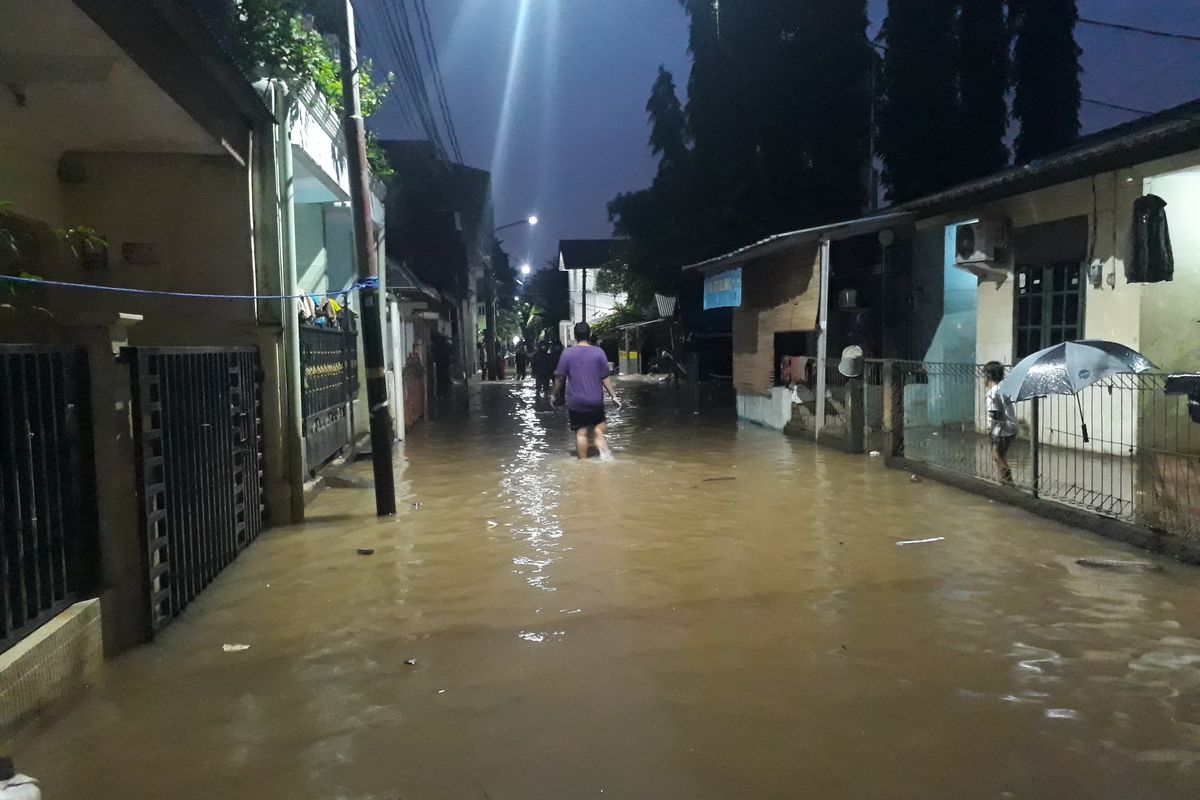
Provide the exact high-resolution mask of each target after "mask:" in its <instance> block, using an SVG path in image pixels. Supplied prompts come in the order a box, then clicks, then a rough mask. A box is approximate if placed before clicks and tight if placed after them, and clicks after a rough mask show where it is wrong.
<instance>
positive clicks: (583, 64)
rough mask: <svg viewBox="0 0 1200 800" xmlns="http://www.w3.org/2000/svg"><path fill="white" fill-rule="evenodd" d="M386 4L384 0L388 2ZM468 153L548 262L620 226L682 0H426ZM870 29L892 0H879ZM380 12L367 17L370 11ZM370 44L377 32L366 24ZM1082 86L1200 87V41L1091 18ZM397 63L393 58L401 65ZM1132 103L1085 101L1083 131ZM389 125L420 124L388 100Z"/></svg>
mask: <svg viewBox="0 0 1200 800" xmlns="http://www.w3.org/2000/svg"><path fill="white" fill-rule="evenodd" d="M383 2H388V0H383ZM427 3H428V6H429V14H430V18H431V20H430V21H431V26H432V29H433V34H434V38H435V40H436V44H437V47H438V51H439V56H440V60H441V67H442V74H443V77H444V80H445V85H446V92H447V95H448V96H449V101H450V106H451V110H452V112H453V117H454V123H455V127H456V129H457V131H458V138H459V141H460V143H461V146H462V151H463V156H464V158H465V161H466V163H467V164H469V165H471V166H475V167H480V168H483V169H489V170H491V172H492V173H493V182H494V187H493V191H494V194H495V200H496V224H497V225H503V224H504V223H506V222H511V221H514V220H517V219H522V218H524V217H526V216H528V215H529V214H531V213H537V214H538V215H539V216H540V218H541V224H540V225H538V227H537V228H536V229H535V230H533V231H528V230H527V229H524V228H514V229H510V230H509V231H506V232H505V233H504V234H502V235H503V236H504V238H505V247H506V249H507V250H508V251H509V253H510V254H511V255H512V256H513V257H514V258H515V259H518V260H523V259H530V260H531V261H533V262H534V263H535V264H538V265H540V264H542V263H544V262H545V261H546V260H548V259H550V258H553V257H555V255H556V248H557V244H558V240H559V239H565V238H591V237H606V236H609V235H610V234H611V228H610V226H609V224H608V217H607V213H606V210H605V207H606V204H607V202H608V201H609V200H610V199H611V198H612V197H613V196H614V195H616V194H617V193H618V192H622V191H628V190H634V189H639V188H643V187H645V186H646V185H648V184H649V182H650V179H651V176H652V175H653V172H654V162H653V161H652V160H651V157H650V152H649V149H648V148H647V145H646V138H647V135H648V132H649V131H648V128H647V124H646V117H645V111H644V107H645V104H646V97H647V95H648V94H649V91H650V85H651V83H652V82H653V80H654V76H655V71H656V69H657V67H658V65H659V64H665V65H666V66H667V68H668V69H670V70H672V71H673V72H674V73H675V78H676V81H677V83H678V84H679V86H680V91H681V94H682V92H684V91H685V90H686V86H687V77H688V72H689V69H690V59H689V57H688V54H687V20H686V18H685V16H684V13H683V10H682V9H681V8H680V6H679V3H678V2H677V0H427ZM1079 6H1080V13H1081V15H1082V16H1084V17H1090V18H1094V19H1099V20H1103V21H1108V22H1117V23H1122V24H1128V25H1136V26H1138V27H1143V28H1151V29H1155V30H1166V31H1174V32H1180V33H1189V34H1200V0H1154V2H1147V0H1080V3H1079ZM870 8H871V20H872V30H871V33H872V35H874V33H875V32H876V30H877V28H878V25H879V23H880V22H881V21H882V19H883V16H884V11H885V8H886V0H871V2H870ZM364 22H367V23H369V22H371V20H369V19H368V20H364ZM368 34H371V35H366V36H364V41H363V42H362V45H361V46H362V47H363V49H364V51H365V52H366V55H368V56H372V55H373V56H376V58H377V59H378V60H379V61H380V62H381V63H384V64H386V63H387V62H388V59H387V57H386V56H380V55H378V53H377V52H372V51H373V50H375V49H376V48H375V47H373V45H378V43H379V42H380V41H381V39H380V38H379V37H377V36H375V35H374V34H375V31H368ZM1077 36H1078V39H1079V42H1080V45H1081V46H1082V47H1083V50H1084V56H1083V63H1084V70H1085V71H1084V78H1083V82H1084V96H1085V97H1087V98H1091V99H1094V100H1101V101H1105V102H1109V103H1115V104H1118V105H1123V106H1130V107H1133V108H1140V109H1144V110H1148V111H1156V110H1160V109H1163V108H1169V107H1170V106H1173V105H1176V104H1178V103H1182V102H1184V101H1187V100H1191V99H1193V98H1196V97H1200V43H1195V42H1187V41H1181V40H1166V39H1161V38H1151V37H1148V36H1143V35H1141V34H1136V33H1125V32H1120V31H1113V30H1106V29H1098V28H1094V27H1090V26H1081V27H1080V29H1079V31H1078V34H1077ZM392 68H394V67H392ZM1135 118H1136V115H1134V114H1129V113H1126V112H1123V111H1114V110H1109V109H1105V108H1101V107H1097V106H1094V105H1091V104H1085V105H1084V108H1083V119H1084V128H1085V132H1091V131H1095V130H1099V129H1101V128H1105V127H1109V126H1111V125H1115V124H1118V123H1121V122H1125V121H1128V120H1130V119H1135ZM372 124H373V126H374V127H375V128H376V129H377V130H379V131H380V133H382V134H383V135H385V136H394V137H401V138H415V137H417V136H419V135H420V134H419V133H418V132H417V131H418V129H417V128H416V127H414V125H413V124H412V123H411V121H409V120H407V119H406V117H405V115H404V114H403V113H402V112H401V110H400V108H399V107H398V106H397V104H396V103H394V102H392V103H389V105H388V106H387V107H386V108H385V109H384V110H383V111H381V112H380V114H379V115H378V116H377V117H376V118H375V119H374V120H373V121H372Z"/></svg>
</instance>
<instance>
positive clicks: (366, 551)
mask: <svg viewBox="0 0 1200 800" xmlns="http://www.w3.org/2000/svg"><path fill="white" fill-rule="evenodd" d="M358 554H359V555H360V556H373V555H375V550H374V549H373V548H370V547H360V548H358Z"/></svg>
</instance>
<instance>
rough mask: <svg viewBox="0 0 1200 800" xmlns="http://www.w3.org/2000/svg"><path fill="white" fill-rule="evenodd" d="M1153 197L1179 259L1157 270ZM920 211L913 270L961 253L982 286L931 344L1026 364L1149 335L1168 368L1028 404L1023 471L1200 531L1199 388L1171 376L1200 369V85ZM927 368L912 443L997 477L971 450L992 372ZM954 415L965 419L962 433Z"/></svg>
mask: <svg viewBox="0 0 1200 800" xmlns="http://www.w3.org/2000/svg"><path fill="white" fill-rule="evenodd" d="M1146 198H1150V199H1151V200H1150V202H1153V203H1160V202H1161V203H1165V206H1162V207H1163V209H1164V214H1165V218H1166V220H1167V222H1168V225H1169V230H1170V239H1171V246H1172V249H1173V262H1174V266H1173V271H1172V272H1171V273H1170V274H1167V273H1165V272H1164V273H1163V274H1158V275H1146V274H1144V271H1141V270H1139V268H1138V265H1137V264H1135V263H1134V261H1133V259H1132V257H1133V253H1134V251H1135V248H1136V246H1137V243H1138V236H1137V234H1136V232H1135V222H1134V220H1135V206H1136V205H1139V204H1141V203H1145V202H1146ZM904 210H905V211H907V212H908V213H910V214H912V216H913V220H914V225H915V228H916V241H918V242H924V243H927V244H926V245H925V246H917V247H916V248H914V250H915V253H914V264H913V273H914V274H916V275H935V274H937V273H939V272H942V273H946V274H949V273H950V271H951V270H953V271H954V272H957V273H958V275H957V276H955V277H954V278H953V280H954V282H955V283H956V284H957V285H959V286H962V287H963V289H964V291H962V292H961V293H960V294H959V298H958V299H957V300H956V301H955V303H954V306H953V311H952V312H951V313H945V314H942V315H941V320H940V321H939V322H938V323H937V324H938V326H939V328H940V332H939V335H938V336H936V337H935V340H940V342H938V341H935V344H934V346H932V347H931V348H930V351H929V352H928V353H927V354H926V356H925V360H926V361H931V360H934V359H940V358H943V357H944V356H945V353H944V351H941V350H939V349H938V348H939V344H941V345H944V346H947V347H949V348H951V349H952V350H954V352H955V355H954V356H953V358H954V359H955V360H959V359H961V360H962V361H965V362H966V363H982V362H987V361H999V362H1001V363H1005V364H1013V363H1016V362H1017V361H1019V360H1020V359H1021V358H1023V357H1025V356H1027V355H1029V354H1031V353H1033V352H1035V351H1037V350H1040V349H1042V348H1044V347H1048V346H1051V345H1054V344H1057V343H1059V342H1064V341H1072V340H1078V339H1102V340H1109V341H1115V342H1119V343H1121V344H1124V345H1127V346H1129V347H1131V348H1133V349H1134V350H1136V351H1139V352H1140V353H1142V354H1143V355H1144V356H1146V357H1147V358H1148V359H1149V360H1150V361H1151V362H1153V363H1154V364H1155V365H1156V367H1157V368H1158V369H1159V370H1160V372H1159V373H1157V374H1154V375H1144V376H1120V377H1118V378H1116V379H1113V380H1111V381H1106V382H1104V383H1103V384H1101V385H1099V386H1095V387H1092V388H1090V389H1087V390H1085V391H1084V392H1082V393H1081V394H1080V395H1079V397H1078V398H1075V397H1047V398H1043V399H1041V400H1039V401H1035V402H1030V403H1022V404H1020V405H1019V406H1018V410H1019V414H1020V417H1021V421H1022V424H1023V425H1024V427H1025V432H1024V433H1023V435H1022V440H1021V441H1022V444H1023V445H1024V446H1025V447H1026V449H1025V450H1024V451H1022V452H1019V454H1018V459H1019V461H1020V462H1021V463H1019V465H1018V469H1017V476H1018V482H1019V483H1022V484H1023V485H1025V486H1027V487H1028V489H1029V491H1031V492H1033V493H1035V494H1037V495H1039V496H1043V497H1049V498H1054V499H1057V500H1059V501H1061V502H1064V503H1067V504H1069V505H1072V506H1077V507H1084V508H1087V509H1089V510H1092V511H1096V512H1098V513H1101V514H1104V515H1106V516H1109V517H1115V518H1117V519H1121V520H1125V521H1134V522H1138V523H1141V524H1144V525H1149V526H1152V527H1155V528H1158V529H1162V530H1166V531H1170V532H1176V533H1181V534H1184V535H1188V536H1194V535H1196V534H1197V533H1200V522H1197V520H1200V458H1198V456H1200V426H1198V425H1196V424H1195V423H1193V422H1191V421H1190V419H1189V417H1188V411H1187V405H1186V398H1184V397H1171V396H1167V395H1166V394H1165V393H1164V388H1165V386H1164V382H1165V377H1164V376H1165V374H1166V373H1172V372H1183V373H1195V372H1200V315H1198V314H1197V313H1196V302H1195V298H1196V297H1198V296H1200V236H1198V235H1197V229H1196V226H1195V225H1193V224H1192V220H1194V219H1195V218H1196V215H1197V214H1198V213H1200V102H1198V101H1193V102H1191V103H1187V104H1184V105H1182V106H1179V107H1177V108H1174V109H1170V110H1167V111H1164V112H1162V113H1159V114H1154V115H1150V116H1147V117H1145V118H1143V119H1139V120H1137V121H1134V122H1131V123H1128V124H1125V125H1121V126H1118V127H1115V128H1111V129H1108V130H1105V131H1102V132H1100V133H1097V134H1094V135H1091V136H1087V137H1084V138H1082V139H1080V140H1078V141H1077V142H1076V143H1075V144H1073V145H1072V146H1070V147H1068V148H1066V149H1064V150H1062V151H1060V152H1058V153H1055V154H1053V155H1051V156H1048V157H1046V158H1044V159H1042V160H1040V161H1037V162H1034V163H1032V164H1028V165H1025V166H1020V167H1014V168H1012V169H1009V170H1005V171H1002V172H1000V173H997V174H995V175H991V176H988V177H985V178H983V179H980V180H977V181H973V182H971V183H967V184H964V185H961V186H956V187H952V188H950V189H948V190H946V191H944V192H940V193H938V194H936V195H933V196H930V197H925V198H920V199H918V200H916V201H913V202H911V203H908V204H906V205H905V206H904ZM941 243H945V245H944V247H943V248H941V249H942V252H938V250H939V247H938V245H939V244H941ZM946 310H947V311H951V309H950V306H947V308H946ZM929 311H930V310H929V309H927V308H926V309H923V308H921V307H920V305H919V304H918V307H917V309H916V314H917V315H918V316H922V317H924V318H926V319H929V320H931V321H932V320H934V319H935V318H936V317H937V316H938V314H937V313H936V309H934V310H933V311H934V313H929ZM951 320H953V324H952V326H951V325H948V324H947V323H949V322H950V321H951ZM951 327H952V328H953V329H954V333H951V331H950V330H949V329H950V328H951ZM953 338H959V341H958V342H956V343H954V344H951V340H952V339H953ZM939 372H942V373H945V374H944V375H943V376H942V377H937V375H938V373H939ZM927 373H928V374H927V376H926V377H925V378H924V379H923V380H924V382H925V383H926V386H927V388H926V389H924V390H921V391H926V392H928V397H929V405H928V406H927V407H926V408H925V409H923V410H922V409H918V408H913V407H912V404H911V403H909V402H908V401H907V400H906V404H908V406H909V407H908V408H906V411H905V413H906V414H908V413H909V412H915V413H916V417H915V418H914V419H913V420H911V422H912V424H911V427H912V429H913V435H912V436H908V435H906V442H905V444H906V451H907V452H908V453H909V455H910V456H917V457H922V458H926V459H928V460H930V461H932V462H935V463H949V462H950V461H953V462H954V463H956V464H959V465H961V469H962V470H963V471H967V472H971V473H973V474H978V475H980V476H982V477H985V478H993V477H994V473H993V471H992V469H991V467H990V465H989V464H987V463H986V459H980V458H977V457H976V455H975V454H974V453H973V452H970V451H972V450H977V449H978V446H977V442H975V441H974V440H973V439H972V436H978V433H979V431H981V430H983V429H984V423H983V408H982V398H981V397H980V396H979V394H980V392H979V389H978V382H977V381H976V380H974V379H972V380H971V383H972V384H974V385H972V386H971V387H967V386H965V385H962V384H964V383H965V382H964V381H963V379H961V378H954V377H951V376H950V375H949V370H943V369H940V368H933V369H930V370H927ZM939 396H940V397H943V398H952V397H956V398H958V399H957V400H955V401H953V402H947V403H943V402H940V401H938V397H939ZM908 422H910V420H907V419H906V423H908ZM906 427H908V426H906ZM950 429H958V430H961V431H963V434H962V436H963V437H965V439H964V440H962V441H961V444H960V445H958V446H957V448H956V447H954V446H951V444H950V443H952V442H955V441H959V439H957V438H956V437H953V436H948V435H947V431H948V430H950ZM1085 431H1090V432H1091V436H1089V435H1087V434H1086V433H1085ZM935 437H936V443H934V438H935ZM1033 453H1036V454H1037V457H1036V458H1035V457H1034V456H1033Z"/></svg>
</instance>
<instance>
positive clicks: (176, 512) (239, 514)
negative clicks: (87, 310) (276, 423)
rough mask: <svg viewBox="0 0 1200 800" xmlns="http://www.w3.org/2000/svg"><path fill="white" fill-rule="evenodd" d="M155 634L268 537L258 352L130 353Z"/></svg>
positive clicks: (172, 350) (135, 350) (154, 350)
mask: <svg viewBox="0 0 1200 800" xmlns="http://www.w3.org/2000/svg"><path fill="white" fill-rule="evenodd" d="M126 353H127V356H128V358H129V362H130V364H131V377H132V381H133V398H134V421H135V422H134V432H135V436H136V444H137V447H138V453H139V457H138V459H137V464H138V487H139V498H138V501H139V503H140V506H139V509H140V512H141V513H140V517H141V519H142V534H143V536H144V537H145V542H146V551H145V552H146V578H147V581H148V585H147V591H148V594H149V598H150V609H149V610H150V620H149V622H150V629H151V632H157V631H158V630H160V629H162V628H163V627H164V626H166V625H167V624H169V623H170V622H171V621H172V620H173V619H174V618H175V617H177V616H179V614H180V613H181V612H182V611H183V609H184V608H186V607H187V605H188V603H190V602H191V601H192V600H193V599H194V598H195V597H196V596H197V595H198V594H199V593H200V592H201V590H203V589H204V587H205V586H207V585H208V583H209V582H210V581H212V579H213V578H215V577H216V576H217V574H218V573H220V572H221V570H223V569H224V568H225V567H226V566H228V565H229V563H230V562H232V561H233V559H234V558H236V557H237V555H238V553H240V552H241V551H242V550H243V549H244V548H245V547H246V546H247V545H249V544H250V543H251V542H252V541H254V539H255V538H256V537H257V536H258V534H259V531H260V530H261V529H262V524H263V520H264V518H265V511H266V509H265V507H264V504H263V490H262V475H263V436H262V399H261V387H262V378H261V374H260V368H259V359H258V351H257V350H255V349H253V348H144V347H138V348H130V349H129V350H127V351H126Z"/></svg>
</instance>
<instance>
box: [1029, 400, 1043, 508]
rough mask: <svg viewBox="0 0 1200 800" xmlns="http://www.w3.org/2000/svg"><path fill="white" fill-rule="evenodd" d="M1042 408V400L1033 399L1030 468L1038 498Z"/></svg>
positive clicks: (1034, 491) (1034, 494) (1035, 493)
mask: <svg viewBox="0 0 1200 800" xmlns="http://www.w3.org/2000/svg"><path fill="white" fill-rule="evenodd" d="M1041 407H1042V398H1040V397H1035V398H1033V421H1032V428H1033V430H1032V431H1031V432H1030V434H1029V451H1030V461H1031V465H1030V468H1031V470H1032V471H1033V476H1032V477H1033V490H1032V491H1033V496H1034V497H1037V496H1038V494H1039V492H1040V487H1041V467H1042V465H1041V450H1042V446H1041V424H1040V416H1041V413H1040V412H1041Z"/></svg>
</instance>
